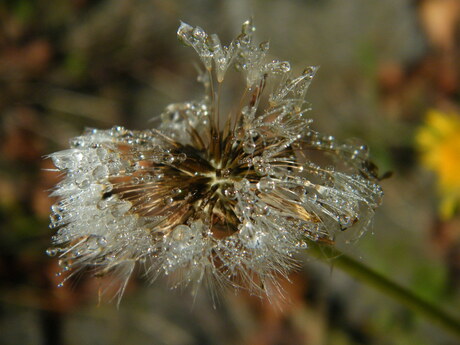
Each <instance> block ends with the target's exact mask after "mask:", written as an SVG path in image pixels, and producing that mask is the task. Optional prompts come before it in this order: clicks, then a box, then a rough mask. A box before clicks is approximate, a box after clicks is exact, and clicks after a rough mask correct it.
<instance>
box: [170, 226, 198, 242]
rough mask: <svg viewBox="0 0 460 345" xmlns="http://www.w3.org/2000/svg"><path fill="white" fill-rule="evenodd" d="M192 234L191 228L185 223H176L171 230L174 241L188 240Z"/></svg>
mask: <svg viewBox="0 0 460 345" xmlns="http://www.w3.org/2000/svg"><path fill="white" fill-rule="evenodd" d="M192 235H193V232H192V229H191V228H190V227H188V226H187V225H178V226H176V227H175V228H174V230H173V232H172V239H173V240H175V241H186V240H189V239H190V238H191V237H192Z"/></svg>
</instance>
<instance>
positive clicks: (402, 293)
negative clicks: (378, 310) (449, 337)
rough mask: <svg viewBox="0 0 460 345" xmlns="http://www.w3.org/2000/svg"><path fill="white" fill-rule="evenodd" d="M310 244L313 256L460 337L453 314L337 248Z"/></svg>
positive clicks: (309, 251)
mask: <svg viewBox="0 0 460 345" xmlns="http://www.w3.org/2000/svg"><path fill="white" fill-rule="evenodd" d="M308 245H309V247H308V253H309V254H311V255H313V256H314V257H316V258H318V259H320V260H321V261H323V262H325V261H327V262H328V263H330V264H332V265H333V266H335V267H339V268H340V269H342V270H343V271H345V272H346V273H348V274H350V275H351V276H353V277H355V278H357V279H359V280H361V281H363V282H365V283H366V284H368V285H370V286H372V287H374V288H375V289H377V290H379V291H380V292H382V293H383V294H385V295H387V296H390V297H392V298H393V299H395V300H396V301H398V302H399V303H400V304H402V305H405V306H406V307H407V308H409V309H411V310H412V311H414V312H415V313H417V314H419V315H422V316H424V317H425V318H426V319H428V320H430V321H431V322H432V323H434V324H437V325H438V326H440V327H442V328H444V329H445V330H446V331H449V332H451V333H452V334H455V335H456V336H457V337H459V338H460V320H457V319H456V318H454V317H453V316H452V315H450V314H448V313H446V312H444V311H443V310H441V309H439V308H438V307H437V306H436V305H434V304H432V303H430V302H428V301H426V300H424V299H423V298H421V297H419V296H417V295H415V294H414V292H412V291H410V290H408V289H407V288H404V287H403V286H401V285H399V284H397V283H395V282H394V281H391V280H389V279H388V278H386V277H385V276H383V275H382V274H380V273H378V272H376V271H374V270H373V269H371V268H370V267H367V266H366V265H364V264H363V263H361V262H359V261H357V260H355V259H353V258H352V257H350V256H348V255H346V254H344V253H342V252H341V251H340V250H338V249H337V248H334V247H332V246H329V245H322V244H318V243H317V242H311V241H310V242H309V243H308ZM331 258H333V259H331Z"/></svg>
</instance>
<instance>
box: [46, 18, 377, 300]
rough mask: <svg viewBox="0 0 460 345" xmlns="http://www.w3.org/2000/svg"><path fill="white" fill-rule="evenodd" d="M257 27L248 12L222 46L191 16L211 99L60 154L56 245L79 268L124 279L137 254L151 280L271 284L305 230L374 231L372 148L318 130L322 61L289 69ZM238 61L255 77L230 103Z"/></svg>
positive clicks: (187, 37)
mask: <svg viewBox="0 0 460 345" xmlns="http://www.w3.org/2000/svg"><path fill="white" fill-rule="evenodd" d="M254 30H255V28H254V26H253V25H252V23H251V22H250V21H247V22H245V23H244V25H243V29H242V32H241V34H240V35H239V36H238V37H237V38H236V39H235V40H233V41H232V42H231V43H230V44H229V45H228V46H223V45H222V44H221V42H220V40H219V38H218V37H217V36H216V35H208V34H207V33H206V32H205V31H204V30H203V29H201V28H199V27H192V26H190V25H188V24H185V23H181V25H180V27H179V30H178V32H177V34H178V36H179V39H180V40H181V41H183V42H184V43H185V44H186V45H188V46H191V47H193V48H194V50H195V51H196V52H197V53H198V55H199V57H200V59H201V62H202V63H203V66H204V69H203V71H202V72H201V74H200V75H199V78H198V80H199V81H200V82H201V83H202V84H203V85H204V89H205V93H204V97H203V98H202V99H201V100H198V101H191V102H185V103H180V104H172V105H169V106H168V107H167V108H166V110H165V111H164V113H163V114H162V116H161V124H160V126H159V128H157V129H150V130H138V131H136V130H128V129H125V128H123V127H114V128H112V129H109V130H99V129H88V130H86V132H85V133H83V135H82V136H80V137H77V138H74V139H72V140H71V142H70V147H71V148H70V149H68V150H65V151H61V152H56V153H54V154H51V158H52V159H53V161H54V164H55V166H56V167H57V168H58V169H59V170H60V171H63V172H64V173H65V178H64V179H63V181H62V182H61V183H59V184H58V185H57V187H56V189H55V191H54V192H53V195H54V196H58V197H59V202H58V203H57V204H55V205H54V206H53V207H52V215H51V227H52V228H55V229H57V233H56V235H55V236H54V237H53V245H54V247H53V248H51V249H49V254H50V255H58V256H59V259H60V264H61V266H62V269H63V270H64V271H67V270H69V271H70V272H72V273H70V276H71V275H72V274H73V273H74V272H77V271H78V270H80V269H83V268H87V269H90V270H91V271H93V273H94V274H95V275H96V276H100V275H105V274H108V273H115V274H119V275H120V277H121V278H122V281H124V284H126V281H127V280H128V278H129V276H130V275H131V273H132V271H133V269H134V268H135V266H136V265H137V264H141V266H142V267H144V268H145V270H146V272H147V274H148V276H149V277H151V279H152V280H153V279H155V278H156V277H158V276H159V275H172V276H174V277H176V278H177V279H176V280H175V282H177V284H189V283H195V284H196V285H200V283H201V282H204V281H207V282H211V283H212V284H217V285H230V286H234V287H237V288H246V289H248V290H249V291H251V292H252V293H255V294H263V293H265V292H267V288H268V287H269V286H273V285H275V286H276V279H277V276H278V275H287V274H288V272H289V271H290V270H291V269H292V268H293V267H294V266H295V265H296V260H295V259H294V254H295V253H296V252H298V251H299V250H300V249H302V248H305V247H306V240H314V241H318V240H323V241H328V242H330V241H333V240H334V237H335V235H336V234H337V233H339V232H340V231H343V230H346V229H348V228H351V227H353V228H355V229H357V232H358V234H359V233H362V232H363V231H364V230H365V229H366V227H367V226H368V224H369V222H370V220H371V218H372V215H373V213H374V210H375V209H376V208H377V207H378V206H379V204H380V202H381V198H382V191H381V188H380V186H379V185H378V183H377V178H376V176H375V171H374V170H375V169H374V167H373V165H372V164H371V163H370V162H369V161H368V152H367V148H366V147H365V146H359V145H354V144H342V143H339V142H337V141H336V140H335V139H334V138H333V137H331V136H325V135H321V134H319V133H317V132H316V131H314V130H313V129H311V128H310V126H311V122H312V120H311V119H309V118H308V117H306V113H307V112H308V110H309V109H310V107H309V104H308V103H307V102H306V101H305V100H304V97H305V93H306V91H307V88H308V86H309V85H310V82H311V80H312V78H313V76H314V74H315V72H316V67H308V68H306V69H305V71H304V72H303V73H302V74H301V75H300V76H296V77H293V76H292V75H291V72H290V69H291V68H290V65H289V63H288V62H284V61H278V60H270V59H268V57H267V51H268V43H267V42H263V43H261V44H259V45H257V44H255V43H254V40H253V32H254ZM233 68H235V69H236V70H237V71H239V72H240V73H241V74H242V75H243V76H244V78H245V85H244V86H243V90H242V93H241V95H239V96H238V97H237V100H236V101H235V102H234V106H232V107H231V108H230V109H227V110H226V111H225V112H224V110H223V106H222V105H221V98H223V97H224V96H223V95H222V94H221V91H220V90H221V86H222V84H223V82H224V80H225V78H226V75H227V74H228V73H230V71H231V70H232V69H233ZM269 89H271V90H272V91H271V92H269V91H267V90H269ZM123 286H124V285H122V289H121V291H122V290H123Z"/></svg>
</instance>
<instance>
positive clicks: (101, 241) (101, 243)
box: [97, 236, 107, 247]
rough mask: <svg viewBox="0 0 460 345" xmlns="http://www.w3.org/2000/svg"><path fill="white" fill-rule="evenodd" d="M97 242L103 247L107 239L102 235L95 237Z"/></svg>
mask: <svg viewBox="0 0 460 345" xmlns="http://www.w3.org/2000/svg"><path fill="white" fill-rule="evenodd" d="M97 244H98V246H100V247H105V246H107V239H106V238H105V237H104V236H101V237H98V238H97Z"/></svg>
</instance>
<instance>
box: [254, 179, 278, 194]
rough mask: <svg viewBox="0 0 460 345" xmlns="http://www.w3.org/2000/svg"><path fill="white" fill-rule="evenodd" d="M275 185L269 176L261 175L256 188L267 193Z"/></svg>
mask: <svg viewBox="0 0 460 345" xmlns="http://www.w3.org/2000/svg"><path fill="white" fill-rule="evenodd" d="M275 187H276V185H275V181H273V180H272V179H271V178H269V177H262V178H261V179H260V180H259V182H258V183H257V189H259V190H260V191H261V192H263V193H269V192H271V191H272V190H274V189H275Z"/></svg>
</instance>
